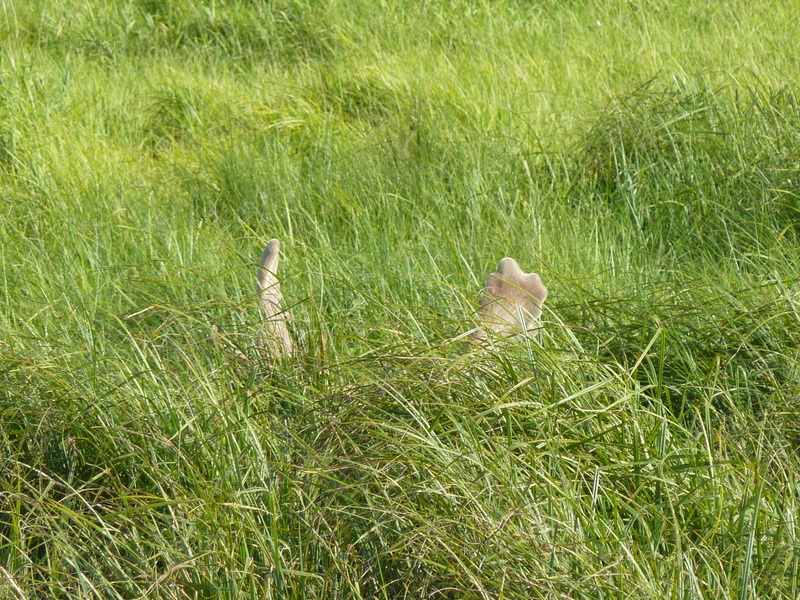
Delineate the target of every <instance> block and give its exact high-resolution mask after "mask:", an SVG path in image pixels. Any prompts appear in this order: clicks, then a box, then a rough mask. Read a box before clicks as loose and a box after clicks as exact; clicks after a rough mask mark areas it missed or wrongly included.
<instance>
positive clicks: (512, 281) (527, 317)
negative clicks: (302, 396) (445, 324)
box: [257, 240, 547, 355]
mask: <svg viewBox="0 0 800 600" xmlns="http://www.w3.org/2000/svg"><path fill="white" fill-rule="evenodd" d="M280 247H281V244H280V242H279V241H278V240H270V242H269V243H268V244H267V247H266V248H265V249H264V253H263V254H262V255H261V260H260V261H259V263H260V265H261V266H260V268H259V269H258V274H257V280H258V287H257V290H258V294H259V298H260V300H261V307H262V311H263V317H264V337H265V338H266V339H265V342H266V344H267V345H268V346H269V348H270V349H272V350H274V352H276V353H279V354H286V355H291V354H292V352H293V343H292V337H291V335H290V334H289V328H288V327H287V326H286V322H287V320H288V319H289V315H288V313H287V312H286V311H285V310H284V308H283V296H282V294H281V284H280V281H279V280H278V277H277V273H278V262H279V261H280ZM546 298H547V288H546V287H545V286H544V285H542V281H541V279H540V278H539V276H538V275H537V274H536V273H524V272H523V271H522V270H521V269H520V268H519V265H518V264H517V261H516V260H514V259H513V258H504V259H502V260H501V261H500V264H499V265H497V270H496V271H495V272H494V273H492V274H491V275H489V280H488V281H487V283H486V287H485V288H484V295H483V299H482V300H481V308H480V311H479V313H478V319H477V321H478V327H477V328H476V329H475V330H473V331H472V332H470V337H471V338H472V339H474V340H476V341H478V342H481V343H483V342H485V341H486V340H487V339H488V338H489V335H494V336H501V337H510V336H513V335H519V334H526V333H535V332H536V323H537V322H538V320H539V317H540V316H541V314H542V304H543V303H544V301H545V299H546ZM487 331H488V332H493V333H492V334H487Z"/></svg>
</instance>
